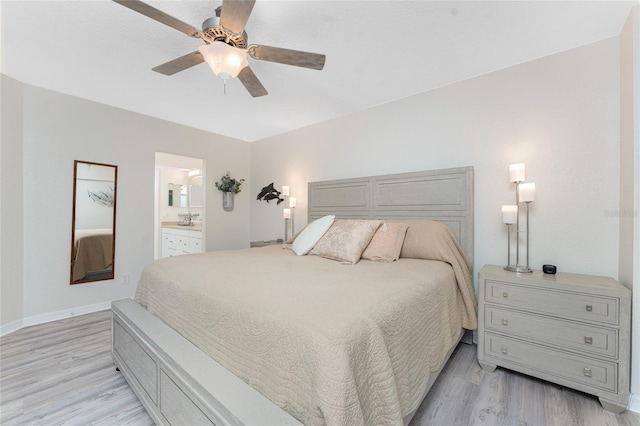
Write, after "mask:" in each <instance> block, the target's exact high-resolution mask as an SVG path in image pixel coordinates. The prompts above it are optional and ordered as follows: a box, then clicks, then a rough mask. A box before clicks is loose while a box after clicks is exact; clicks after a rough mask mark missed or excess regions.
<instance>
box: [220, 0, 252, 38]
mask: <svg viewBox="0 0 640 426" xmlns="http://www.w3.org/2000/svg"><path fill="white" fill-rule="evenodd" d="M255 3H256V1H255V0H223V1H222V12H221V14H220V25H222V26H223V27H224V28H226V29H228V30H231V31H233V32H234V33H236V34H241V33H242V31H244V27H245V25H247V21H248V20H249V15H251V11H252V10H253V5H254V4H255Z"/></svg>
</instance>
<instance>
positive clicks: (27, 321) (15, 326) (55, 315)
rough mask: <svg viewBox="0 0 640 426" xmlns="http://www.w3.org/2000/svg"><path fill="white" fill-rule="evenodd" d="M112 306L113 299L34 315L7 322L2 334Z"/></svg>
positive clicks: (0, 330)
mask: <svg viewBox="0 0 640 426" xmlns="http://www.w3.org/2000/svg"><path fill="white" fill-rule="evenodd" d="M109 308H111V301H108V302H100V303H95V304H93V305H85V306H77V307H75V308H70V309H63V310H62V311H57V312H50V313H47V314H40V315H33V316H30V317H26V318H22V319H21V320H17V321H13V322H11V323H9V324H5V325H3V326H2V327H1V328H0V336H4V335H5V334H9V333H13V332H14V331H17V330H20V329H21V328H24V327H29V326H32V325H38V324H44V323H45V322H51V321H58V320H61V319H66V318H71V317H75V316H77V315H84V314H90V313H92V312H98V311H104V310H106V309H109Z"/></svg>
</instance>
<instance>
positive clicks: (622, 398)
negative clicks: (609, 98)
mask: <svg viewBox="0 0 640 426" xmlns="http://www.w3.org/2000/svg"><path fill="white" fill-rule="evenodd" d="M478 287H479V300H478V362H479V363H480V365H481V366H482V368H483V369H484V370H487V371H493V370H495V368H496V366H500V367H504V368H508V369H510V370H514V371H519V372H521V373H524V374H528V375H530V376H534V377H538V378H540V379H544V380H547V381H550V382H553V383H557V384H559V385H563V386H567V387H570V388H573V389H577V390H579V391H582V392H586V393H589V394H592V395H596V396H597V397H598V398H599V399H600V403H601V404H602V406H603V407H604V408H605V409H606V410H608V411H612V412H615V413H621V412H622V411H624V410H625V409H626V408H627V405H628V403H629V356H630V355H629V354H630V331H629V330H630V318H631V292H630V291H629V289H627V288H626V287H624V286H623V285H621V284H620V283H618V282H617V281H615V280H613V279H612V278H607V277H597V276H592V275H580V274H568V273H558V274H556V275H547V274H543V273H542V271H534V272H533V273H515V272H509V271H505V270H504V269H503V268H502V267H501V266H493V265H486V266H484V267H483V268H482V270H481V271H480V274H479V281H478Z"/></svg>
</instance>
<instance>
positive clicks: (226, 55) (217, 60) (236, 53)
mask: <svg viewBox="0 0 640 426" xmlns="http://www.w3.org/2000/svg"><path fill="white" fill-rule="evenodd" d="M198 50H199V51H200V53H201V54H202V56H203V57H204V60H205V61H206V62H207V64H209V67H211V71H213V73H214V74H215V75H217V76H218V77H220V78H222V79H224V80H227V79H230V78H234V77H237V76H238V74H239V73H240V71H242V69H243V68H244V67H246V66H247V65H249V62H247V55H246V52H245V51H244V50H242V49H238V48H237V47H233V46H229V45H228V44H226V43H224V42H222V41H214V42H212V43H211V44H206V45H204V46H200V47H199V48H198Z"/></svg>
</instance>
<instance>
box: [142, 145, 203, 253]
mask: <svg viewBox="0 0 640 426" xmlns="http://www.w3.org/2000/svg"><path fill="white" fill-rule="evenodd" d="M203 174H204V160H203V159H201V158H193V157H186V156H182V155H176V154H169V153H164V152H156V153H155V203H154V206H155V208H154V229H155V232H154V253H153V256H154V259H160V258H162V257H167V256H173V255H180V254H187V253H197V252H204V250H205V247H204V241H205V238H204V236H205V227H206V223H205V221H204V217H205V205H206V202H205V201H206V200H205V194H206V181H205V179H204V177H203ZM180 236H182V237H184V238H181V237H180ZM169 237H170V238H171V239H168V238H169ZM183 240H184V243H183Z"/></svg>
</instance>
